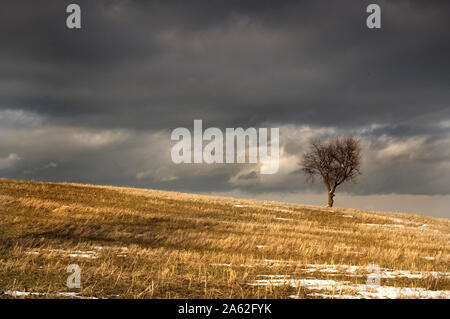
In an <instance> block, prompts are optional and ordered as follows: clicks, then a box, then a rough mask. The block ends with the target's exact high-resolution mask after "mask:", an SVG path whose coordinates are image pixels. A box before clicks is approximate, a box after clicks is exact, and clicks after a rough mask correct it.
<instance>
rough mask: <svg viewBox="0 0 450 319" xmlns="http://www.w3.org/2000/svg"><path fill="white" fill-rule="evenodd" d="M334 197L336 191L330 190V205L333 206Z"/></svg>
mask: <svg viewBox="0 0 450 319" xmlns="http://www.w3.org/2000/svg"><path fill="white" fill-rule="evenodd" d="M333 197H334V192H333V191H329V192H328V207H333V204H334V200H333Z"/></svg>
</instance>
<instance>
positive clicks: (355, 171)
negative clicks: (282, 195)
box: [299, 137, 361, 207]
mask: <svg viewBox="0 0 450 319" xmlns="http://www.w3.org/2000/svg"><path fill="white" fill-rule="evenodd" d="M299 165H300V166H301V167H302V169H303V171H304V172H305V173H306V174H307V175H308V177H309V179H310V180H311V181H313V180H314V177H315V176H316V175H317V176H320V177H321V178H322V180H323V183H324V184H325V186H326V187H327V190H328V207H333V203H334V200H333V197H334V193H335V191H336V187H338V186H339V185H341V184H342V183H343V182H345V181H350V180H353V179H355V178H356V177H357V176H358V175H360V174H361V172H360V165H361V146H360V144H359V141H358V140H357V139H355V138H353V137H347V138H343V139H341V138H336V139H335V140H333V141H330V142H321V141H313V142H311V145H310V150H309V152H307V153H305V154H304V155H303V157H302V159H301V161H300V163H299Z"/></svg>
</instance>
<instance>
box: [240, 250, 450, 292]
mask: <svg viewBox="0 0 450 319" xmlns="http://www.w3.org/2000/svg"><path fill="white" fill-rule="evenodd" d="M264 263H266V264H269V265H274V264H275V265H295V266H297V267H300V268H301V271H302V272H303V273H308V274H310V275H313V274H314V273H317V272H318V273H324V274H327V275H329V276H330V275H331V276H346V277H355V276H356V277H366V276H367V275H369V274H376V275H377V277H378V278H380V279H383V278H393V279H397V278H410V279H411V278H412V279H421V278H425V277H428V276H433V277H436V278H437V277H446V278H450V273H449V272H437V271H409V270H396V269H388V268H379V269H378V271H377V272H375V273H374V272H371V271H368V270H369V269H368V268H367V267H364V266H355V265H328V264H296V263H295V262H288V261H282V260H273V259H265V260H264ZM257 277H262V278H264V279H256V280H253V281H251V282H249V283H248V285H251V286H280V285H290V286H291V287H294V288H298V287H304V288H307V289H309V290H311V291H312V293H311V294H310V295H311V296H316V297H322V298H386V299H392V298H423V299H428V298H445V299H450V290H427V289H425V288H420V287H416V288H410V287H394V286H382V285H372V284H352V283H351V282H350V281H344V280H341V281H336V280H330V279H326V280H324V279H314V278H307V279H293V278H290V276H289V275H257ZM290 297H291V298H298V296H294V295H293V296H290Z"/></svg>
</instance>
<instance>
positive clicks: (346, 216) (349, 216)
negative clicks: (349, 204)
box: [342, 215, 353, 218]
mask: <svg viewBox="0 0 450 319" xmlns="http://www.w3.org/2000/svg"><path fill="white" fill-rule="evenodd" d="M342 217H344V218H353V216H352V215H342Z"/></svg>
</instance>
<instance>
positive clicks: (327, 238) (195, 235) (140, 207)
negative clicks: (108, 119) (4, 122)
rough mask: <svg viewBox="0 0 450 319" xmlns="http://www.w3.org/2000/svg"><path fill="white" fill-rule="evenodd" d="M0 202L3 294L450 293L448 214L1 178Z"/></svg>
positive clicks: (327, 295) (0, 292)
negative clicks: (76, 284) (69, 282)
mask: <svg viewBox="0 0 450 319" xmlns="http://www.w3.org/2000/svg"><path fill="white" fill-rule="evenodd" d="M0 202H1V205H0V264H1V267H0V297H20V296H23V297H38V298H54V297H103V298H114V297H119V298H288V297H290V298H353V297H356V298H361V297H362V298H396V297H404V298H405V297H408V298H409V297H422V298H450V273H449V271H450V270H449V265H450V247H449V242H450V221H449V220H447V219H437V218H432V217H423V216H416V215H408V214H393V213H392V214H391V213H379V212H367V211H359V210H352V209H337V208H333V209H329V208H325V207H312V206H302V205H295V204H286V203H278V202H263V201H252V200H238V199H232V198H221V197H210V196H200V195H190V194H182V193H175V192H165V191H154V190H143V189H132V188H119V187H102V186H92V185H78V184H64V183H63V184H55V183H39V182H22V181H13V180H5V179H1V180H0ZM69 264H78V265H79V267H80V269H81V285H82V287H81V289H68V288H67V287H66V279H67V276H68V275H69V274H68V273H67V272H66V267H67V266H68V265H69ZM371 264H375V265H376V266H372V267H371V268H370V267H369V268H368V266H369V265H371ZM374 273H375V274H376V273H378V275H376V276H375V275H374ZM373 276H375V277H374V278H373ZM371 278H372V279H371ZM368 280H369V283H375V284H368ZM378 280H379V283H380V285H377V284H376V283H377V281H378Z"/></svg>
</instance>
